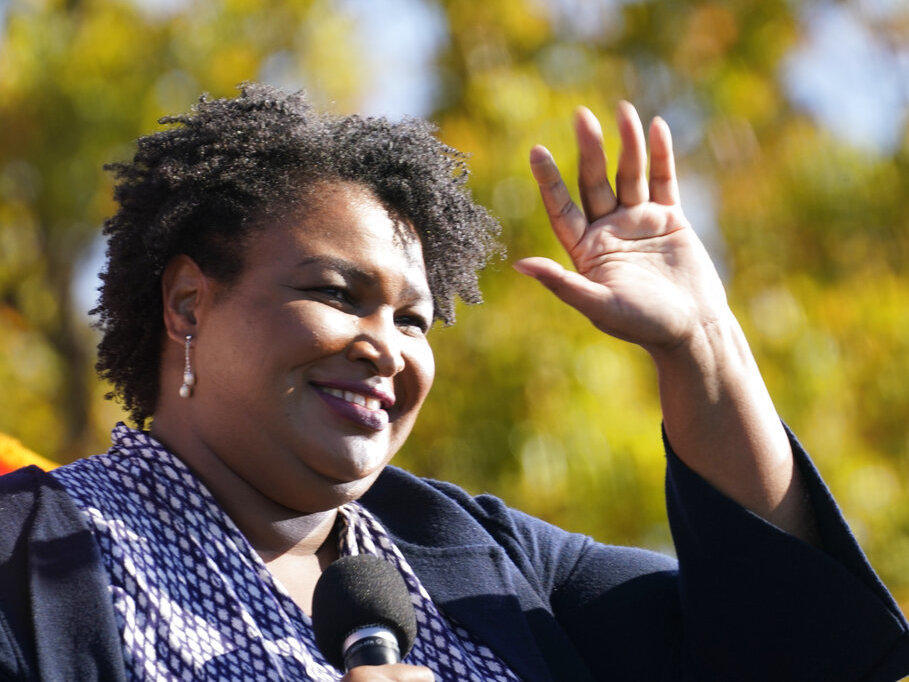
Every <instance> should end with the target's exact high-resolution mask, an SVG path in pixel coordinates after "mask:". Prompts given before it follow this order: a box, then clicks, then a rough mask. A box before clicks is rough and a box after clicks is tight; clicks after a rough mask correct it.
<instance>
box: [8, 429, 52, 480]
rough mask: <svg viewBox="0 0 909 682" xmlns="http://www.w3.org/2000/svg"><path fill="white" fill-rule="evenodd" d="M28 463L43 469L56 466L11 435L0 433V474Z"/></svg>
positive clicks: (48, 469)
mask: <svg viewBox="0 0 909 682" xmlns="http://www.w3.org/2000/svg"><path fill="white" fill-rule="evenodd" d="M29 464H36V465H38V466H39V467H41V468H42V469H44V471H50V470H51V469H54V468H56V467H57V466H58V464H57V463H56V462H52V461H50V460H49V459H46V458H44V457H42V456H41V455H39V454H38V453H36V452H32V451H31V450H29V449H28V448H27V447H25V446H24V445H23V444H22V443H20V442H19V441H18V440H16V439H15V438H13V437H12V436H8V435H6V434H5V433H0V474H7V473H9V472H10V471H15V470H16V469H19V468H21V467H24V466H28V465H29Z"/></svg>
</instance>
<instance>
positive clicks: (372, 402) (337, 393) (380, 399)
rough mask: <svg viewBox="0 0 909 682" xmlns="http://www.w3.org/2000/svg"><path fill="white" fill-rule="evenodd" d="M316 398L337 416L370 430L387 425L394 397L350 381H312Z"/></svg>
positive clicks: (378, 429) (379, 429)
mask: <svg viewBox="0 0 909 682" xmlns="http://www.w3.org/2000/svg"><path fill="white" fill-rule="evenodd" d="M311 385H312V386H313V388H315V389H316V393H317V395H318V396H319V398H321V399H322V401H323V402H324V403H325V405H326V406H327V407H328V408H329V409H330V410H331V411H332V412H333V413H334V414H336V415H337V416H339V417H341V418H343V419H345V420H347V421H351V422H353V423H355V424H357V425H359V426H362V427H363V428H366V429H369V430H371V431H381V430H382V429H384V428H385V427H387V426H388V421H389V419H388V411H387V410H388V408H390V407H391V406H392V405H394V396H392V395H391V394H389V393H386V392H385V391H382V390H381V389H378V388H373V387H370V386H365V385H363V384H356V383H351V382H335V381H333V382H330V383H329V382H325V383H322V382H319V383H315V382H313V383H312V384H311Z"/></svg>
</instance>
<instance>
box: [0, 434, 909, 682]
mask: <svg viewBox="0 0 909 682" xmlns="http://www.w3.org/2000/svg"><path fill="white" fill-rule="evenodd" d="M787 433H789V436H790V440H791V442H792V445H793V451H794V452H795V453H796V458H797V461H798V463H799V466H800V467H801V468H802V472H803V475H804V479H805V482H806V485H807V487H808V492H809V495H810V496H811V501H812V503H813V507H814V510H815V514H816V516H817V521H818V526H819V530H820V534H821V539H822V546H823V548H822V549H817V548H814V547H811V546H809V545H807V544H805V543H803V542H801V541H800V540H797V539H796V538H794V537H792V536H790V535H787V534H786V533H783V532H782V531H780V530H778V529H777V528H775V527H774V526H772V525H770V524H769V523H767V522H765V521H763V520H762V519H760V518H759V517H757V516H755V515H754V514H752V513H750V512H748V511H747V510H745V509H743V508H742V507H741V506H739V505H737V504H735V503H734V502H732V501H731V500H729V499H728V498H726V497H724V496H723V495H722V494H721V493H719V492H718V491H716V490H715V489H714V488H713V487H711V486H710V485H709V484H708V483H706V482H705V481H704V480H703V479H701V478H700V477H699V476H698V475H697V474H695V473H694V472H692V471H691V470H690V469H688V468H687V467H686V466H685V465H684V464H683V463H682V462H681V461H680V460H679V459H678V458H677V457H676V456H675V455H674V453H672V451H671V449H670V448H669V446H668V442H666V441H665V434H664V444H665V445H666V448H667V458H668V468H667V476H666V493H667V505H668V510H669V519H670V525H671V528H672V533H673V538H674V540H675V544H676V549H677V553H678V557H679V558H678V562H676V560H674V559H671V558H669V557H666V556H663V555H660V554H656V553H653V552H649V551H646V550H641V549H634V548H626V547H612V546H606V545H601V544H598V543H595V542H594V541H592V540H591V539H590V538H588V537H585V536H582V535H577V534H572V533H567V532H565V531H563V530H561V529H558V528H556V527H554V526H551V525H549V524H546V523H544V522H542V521H540V520H538V519H534V518H532V517H529V516H527V515H526V514H522V513H521V512H517V511H514V510H512V509H509V508H507V507H506V506H505V505H504V504H503V503H502V502H501V501H500V500H498V499H496V498H494V497H490V496H486V495H482V496H479V497H471V496H469V495H467V494H466V493H465V492H463V491H462V490H460V489H459V488H457V487H455V486H453V485H450V484H447V483H440V482H435V481H428V480H423V479H418V478H416V477H414V476H412V475H410V474H408V473H406V472H404V471H401V470H400V469H395V468H393V467H388V468H387V469H386V471H385V472H383V474H382V475H381V476H380V477H379V479H378V480H377V481H376V483H375V484H374V485H373V487H372V488H371V489H370V491H369V492H368V493H367V494H366V495H365V496H364V497H363V498H362V500H361V502H362V503H363V504H364V505H365V506H366V507H367V508H368V509H369V510H370V511H371V512H372V513H373V514H375V515H376V516H377V517H378V518H379V519H380V520H381V521H382V523H383V524H384V526H385V528H386V529H387V530H388V531H389V533H390V534H391V535H392V537H393V538H394V540H395V542H396V544H397V546H398V547H399V548H400V549H401V551H402V552H403V554H404V555H405V557H406V558H407V560H408V562H410V565H411V566H412V567H413V569H414V571H415V572H416V573H417V575H418V576H419V577H420V579H421V581H422V582H423V584H424V586H425V587H426V589H427V590H428V591H429V593H430V595H431V596H432V598H433V601H434V602H435V603H436V604H437V605H438V606H439V607H440V609H441V610H442V611H443V612H444V613H446V614H448V615H449V616H451V617H453V618H454V619H456V620H457V621H458V622H460V623H461V624H462V625H464V626H465V627H466V628H467V629H469V630H471V631H472V632H474V633H475V634H476V635H477V636H478V637H479V638H480V639H481V640H482V641H484V642H485V643H486V644H488V645H489V646H490V647H491V648H492V649H493V650H495V651H496V653H497V654H498V655H499V656H501V658H502V659H503V660H504V661H505V662H507V663H508V664H509V666H510V667H511V668H512V670H514V671H515V672H516V673H517V674H518V675H519V676H520V677H521V678H522V679H525V680H538V681H541V682H542V681H543V680H572V681H574V680H591V679H596V680H636V681H637V680H642V681H643V680H736V681H745V680H761V681H768V680H773V681H780V682H782V681H785V680H799V681H802V682H804V681H810V680H824V681H825V682H835V681H838V680H843V681H852V680H855V681H859V680H861V681H863V682H878V681H879V682H892V681H893V680H897V679H899V678H900V677H902V676H903V675H907V674H909V627H907V623H906V620H905V619H904V618H903V616H902V614H901V613H900V611H899V609H898V608H897V606H896V604H895V603H894V601H893V599H892V598H891V597H890V595H889V594H888V592H887V590H886V588H884V586H883V585H882V584H881V582H880V581H879V579H878V578H877V576H876V575H875V574H874V572H873V571H872V569H871V567H870V566H869V565H868V562H867V561H866V559H865V557H864V555H863V554H862V552H861V550H860V549H859V547H858V545H857V544H856V542H855V539H854V538H853V536H852V534H851V533H850V532H849V529H848V527H847V526H846V524H845V521H844V520H843V518H842V516H841V515H840V513H839V511H838V510H837V508H836V505H835V503H834V502H833V500H832V498H831V497H830V493H829V492H828V490H827V488H826V487H825V486H824V484H823V482H822V481H821V479H820V477H819V475H818V473H817V471H816V470H815V468H814V466H813V465H812V464H811V462H810V460H809V459H808V457H807V455H806V454H805V452H804V450H803V449H802V448H801V446H800V445H799V443H798V441H797V440H796V439H795V437H794V436H792V434H791V433H790V432H789V431H788V429H787ZM0 678H8V679H42V680H93V679H103V680H121V679H124V672H123V663H122V655H121V644H120V639H119V635H118V632H117V628H116V624H115V620H114V615H113V608H112V606H111V602H110V598H109V595H108V592H107V578H106V574H105V572H104V569H103V567H102V565H101V560H100V556H99V554H98V549H97V546H96V544H95V542H94V540H93V537H92V535H91V532H90V531H89V530H88V527H87V526H86V524H85V523H84V521H83V520H82V517H81V514H80V512H79V511H78V510H77V509H76V507H75V506H74V504H73V503H72V501H71V500H70V498H69V497H68V496H67V495H66V493H65V491H63V490H62V488H60V486H59V485H58V484H57V483H56V481H55V480H54V479H53V478H52V477H51V476H48V475H47V474H45V473H43V472H42V471H41V470H40V469H38V468H37V467H28V468H26V469H21V470H19V471H17V472H14V473H13V474H9V475H7V476H5V477H2V478H0Z"/></svg>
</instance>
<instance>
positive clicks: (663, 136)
mask: <svg viewBox="0 0 909 682" xmlns="http://www.w3.org/2000/svg"><path fill="white" fill-rule="evenodd" d="M650 200H651V201H655V202H657V203H658V204H666V205H667V206H672V205H674V204H677V203H679V183H678V180H677V179H676V175H675V156H674V155H673V153H672V135H671V133H670V132H669V125H668V124H667V123H666V121H664V120H663V119H662V118H660V117H659V116H657V117H656V118H654V119H653V121H652V122H651V123H650Z"/></svg>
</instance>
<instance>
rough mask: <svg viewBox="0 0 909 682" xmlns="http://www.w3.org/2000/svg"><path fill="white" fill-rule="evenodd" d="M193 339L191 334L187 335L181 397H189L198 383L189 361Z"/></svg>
mask: <svg viewBox="0 0 909 682" xmlns="http://www.w3.org/2000/svg"><path fill="white" fill-rule="evenodd" d="M192 340H193V337H192V335H191V334H187V335H186V346H185V350H184V357H185V361H184V363H183V385H182V386H180V397H181V398H188V397H189V396H191V395H192V394H193V386H195V385H196V375H195V374H193V368H192V365H191V364H190V363H189V344H190V342H191V341H192Z"/></svg>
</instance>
